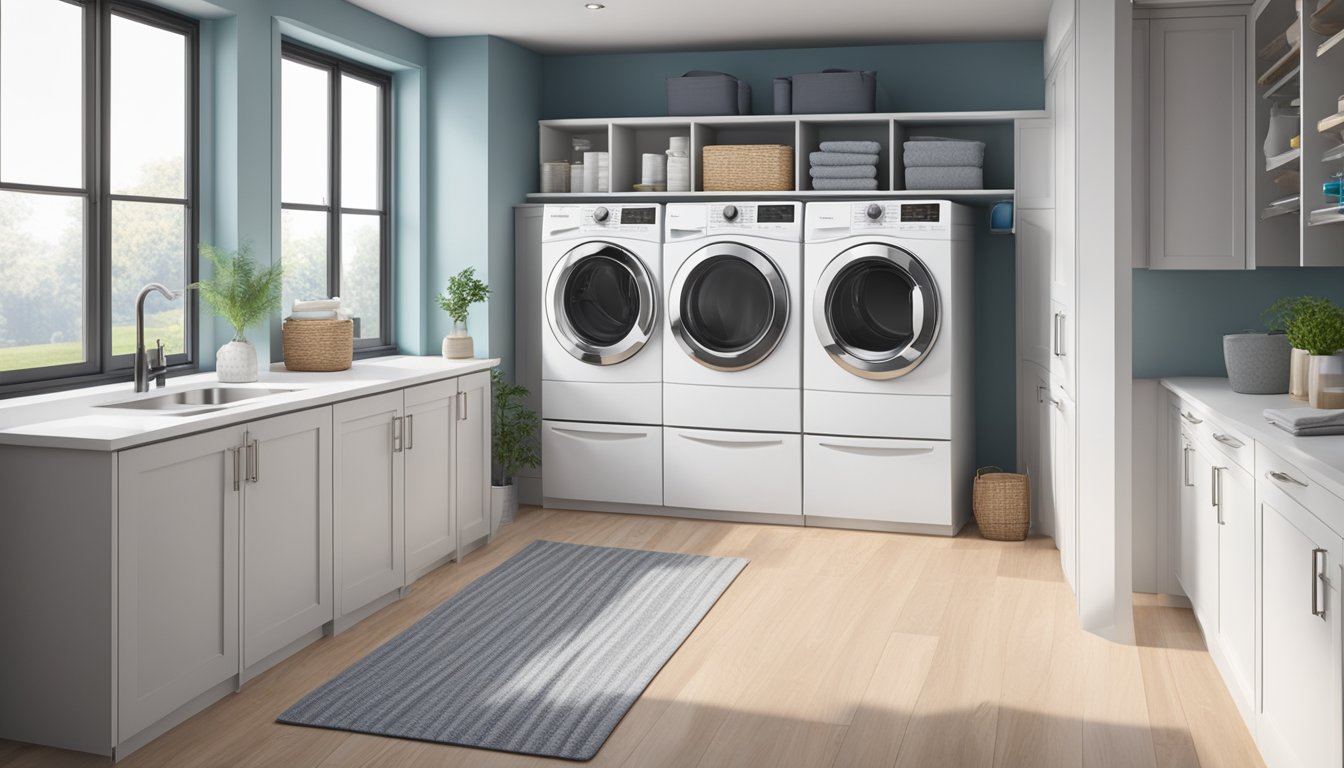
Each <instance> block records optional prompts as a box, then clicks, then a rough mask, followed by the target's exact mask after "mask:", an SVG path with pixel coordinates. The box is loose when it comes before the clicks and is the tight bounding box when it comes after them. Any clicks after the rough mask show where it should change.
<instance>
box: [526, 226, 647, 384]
mask: <svg viewBox="0 0 1344 768" xmlns="http://www.w3.org/2000/svg"><path fill="white" fill-rule="evenodd" d="M608 250H609V251H611V253H608V254H605V255H606V256H608V257H610V258H612V259H613V260H614V261H616V262H617V263H618V264H620V265H621V266H622V267H624V268H625V269H626V271H627V272H629V273H630V276H631V277H633V278H634V280H635V287H636V289H637V290H638V291H639V316H638V318H636V320H635V326H634V327H633V328H631V329H630V333H628V334H626V336H625V338H623V339H621V340H620V341H618V342H616V343H615V344H612V345H610V346H605V347H603V346H597V345H595V344H589V343H588V342H586V341H584V340H583V338H582V337H581V336H580V335H579V333H578V331H576V330H575V329H574V326H573V324H572V323H570V321H569V315H568V314H567V313H566V312H565V288H566V287H567V286H568V285H569V279H570V278H571V277H572V276H573V275H574V270H575V269H576V268H577V267H578V266H579V264H580V263H582V262H583V261H584V260H585V259H587V258H589V257H591V256H595V255H597V254H599V253H602V252H603V251H608ZM545 298H546V300H545V302H544V303H545V305H546V320H547V322H548V324H549V325H550V326H551V333H552V334H554V336H555V340H556V341H557V342H559V343H560V346H561V347H563V348H564V350H565V351H566V352H568V353H569V354H570V355H572V356H573V357H574V358H575V359H577V360H579V361H581V362H584V363H588V364H589V365H615V364H616V363H620V362H624V361H626V360H628V359H630V358H631V357H633V356H634V355H635V353H637V352H639V350H641V349H643V348H644V345H645V344H647V343H648V341H649V338H650V337H652V335H653V330H654V322H655V321H656V320H657V315H658V313H657V301H658V297H657V295H656V294H655V293H654V290H653V278H652V277H650V275H649V270H648V267H646V266H645V265H644V262H643V261H641V260H640V259H639V257H638V256H636V255H635V254H633V253H631V252H630V249H628V248H625V247H623V246H620V245H617V244H615V243H610V242H606V241H601V240H595V241H592V242H587V243H583V244H582V245H579V246H577V247H575V248H573V249H571V250H570V251H569V252H568V253H566V254H565V255H564V256H563V257H561V259H560V261H558V262H556V265H555V266H554V267H552V268H551V274H550V276H549V277H548V278H547V280H546V297H545Z"/></svg>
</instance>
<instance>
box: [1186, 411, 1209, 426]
mask: <svg viewBox="0 0 1344 768" xmlns="http://www.w3.org/2000/svg"><path fill="white" fill-rule="evenodd" d="M1181 418H1182V419H1185V420H1186V421H1187V422H1189V423H1191V424H1203V423H1204V420H1203V419H1198V418H1195V415H1194V414H1193V413H1191V412H1189V411H1186V412H1185V413H1182V414H1181Z"/></svg>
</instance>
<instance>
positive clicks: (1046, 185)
mask: <svg viewBox="0 0 1344 768" xmlns="http://www.w3.org/2000/svg"><path fill="white" fill-rule="evenodd" d="M1013 127H1014V138H1015V139H1016V141H1015V142H1014V144H1015V146H1016V156H1015V163H1014V166H1015V168H1014V175H1013V178H1014V179H1015V180H1016V187H1017V189H1016V192H1015V194H1014V198H1015V200H1014V209H1015V210H1017V211H1021V210H1023V209H1034V208H1054V207H1055V139H1054V120H1053V119H1051V118H1049V117H1039V118H1030V119H1026V120H1018V121H1016V122H1015V123H1014V126H1013ZM1020 221H1021V219H1020V218H1019V222H1020Z"/></svg>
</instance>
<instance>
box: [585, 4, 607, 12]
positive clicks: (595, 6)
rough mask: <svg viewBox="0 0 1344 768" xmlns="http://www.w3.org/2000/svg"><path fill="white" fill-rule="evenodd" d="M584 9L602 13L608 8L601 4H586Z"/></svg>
mask: <svg viewBox="0 0 1344 768" xmlns="http://www.w3.org/2000/svg"><path fill="white" fill-rule="evenodd" d="M583 7H584V8H587V9H588V10H590V11H600V10H602V9H603V8H606V7H607V6H605V5H603V4H601V3H585V4H584V6H583Z"/></svg>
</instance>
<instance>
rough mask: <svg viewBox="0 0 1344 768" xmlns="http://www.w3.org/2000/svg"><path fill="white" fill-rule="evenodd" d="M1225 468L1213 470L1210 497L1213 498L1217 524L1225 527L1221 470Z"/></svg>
mask: <svg viewBox="0 0 1344 768" xmlns="http://www.w3.org/2000/svg"><path fill="white" fill-rule="evenodd" d="M1224 469H1227V467H1214V468H1213V488H1212V490H1211V491H1210V495H1211V496H1213V508H1214V509H1216V510H1218V524H1219V525H1227V523H1225V522H1224V521H1223V470H1224Z"/></svg>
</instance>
